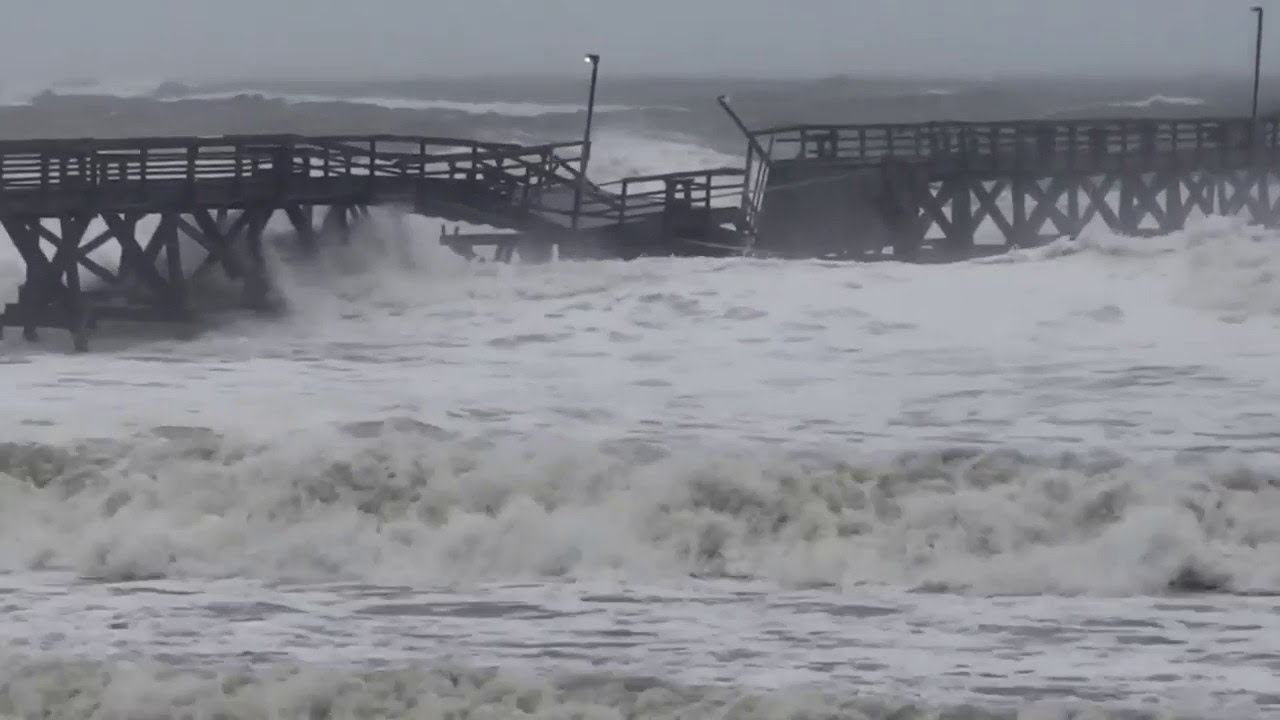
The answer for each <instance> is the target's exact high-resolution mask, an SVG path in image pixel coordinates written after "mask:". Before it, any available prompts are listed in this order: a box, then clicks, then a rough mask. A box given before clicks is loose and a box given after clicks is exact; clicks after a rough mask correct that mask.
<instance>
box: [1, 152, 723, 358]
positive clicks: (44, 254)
mask: <svg viewBox="0 0 1280 720" xmlns="http://www.w3.org/2000/svg"><path fill="white" fill-rule="evenodd" d="M585 147H586V146H585V144H584V143H559V144H549V145H537V146H521V145H513V144H504V143H486V142H479V141H475V140H460V139H452V138H425V137H400V136H366V137H299V136H237V137H229V136H224V137H211V138H141V139H124V140H30V141H4V142H0V225H2V226H3V228H4V230H5V232H6V233H7V234H8V236H9V238H10V240H11V241H12V242H13V244H14V246H15V247H16V248H17V250H18V253H19V254H20V255H21V257H22V259H23V261H24V263H25V266H26V278H25V282H24V283H23V284H22V286H21V288H20V289H19V290H18V297H17V301H16V302H13V303H9V304H7V305H6V306H5V307H4V311H3V313H2V314H0V330H2V329H3V328H4V327H20V328H22V329H23V334H24V336H25V337H26V338H27V339H28V340H35V339H36V338H37V334H38V329H39V328H62V329H66V330H69V331H70V332H71V335H72V337H73V340H74V345H75V347H76V349H77V350H84V349H86V348H87V346H88V339H87V338H88V331H89V330H91V329H92V328H93V327H94V326H95V325H96V324H97V322H98V321H99V320H111V319H122V320H134V321H175V320H182V319H185V318H187V317H189V314H190V312H191V309H190V302H189V299H190V298H189V293H188V286H189V285H190V284H191V282H192V280H194V279H196V278H198V277H199V276H200V275H202V274H204V273H207V272H210V271H214V270H219V271H221V272H223V273H225V274H226V276H227V277H229V278H231V279H232V280H235V281H238V282H240V283H242V284H243V290H244V295H245V300H246V302H247V304H249V305H257V304H261V303H263V302H264V301H265V299H266V297H267V293H268V282H267V281H268V278H267V275H266V267H265V264H264V260H263V246H262V243H263V231H264V229H265V228H266V226H267V222H268V220H270V219H271V218H272V216H274V215H275V214H277V213H283V214H284V215H285V216H287V217H288V219H289V220H290V222H291V224H292V226H293V229H294V231H295V233H296V236H297V239H298V241H299V243H300V244H301V245H302V246H303V247H304V248H309V247H312V246H314V245H315V244H316V242H317V239H318V238H325V237H333V238H338V239H342V238H346V237H347V236H348V230H349V226H350V224H351V223H352V222H353V221H354V220H356V219H358V218H359V217H360V216H361V215H363V214H365V213H367V211H368V208H369V207H370V206H375V205H394V206H398V207H400V208H403V209H404V210H406V211H408V212H411V213H416V214H421V215H426V216H431V217H436V218H442V219H445V220H453V221H459V222H467V223H477V224H484V225H490V226H494V227H498V228H503V229H506V230H509V231H512V232H511V234H509V235H507V236H504V238H503V239H501V240H500V241H497V242H498V244H500V245H501V246H502V247H500V252H505V253H506V256H507V257H510V256H511V255H512V254H513V253H516V252H518V253H519V254H520V255H521V256H522V257H523V258H524V259H532V260H538V259H545V258H547V257H550V256H551V254H552V249H551V248H552V245H553V244H556V243H561V244H562V245H563V246H564V249H565V250H566V251H567V254H570V255H571V254H573V249H574V248H575V247H576V248H577V250H578V254H579V255H590V254H593V253H598V248H601V247H606V246H608V243H604V242H599V241H597V240H598V238H599V237H600V236H601V233H602V230H601V229H602V228H607V234H610V235H622V236H627V237H639V238H645V237H647V236H648V234H649V230H650V229H651V228H649V225H650V224H651V218H652V217H657V216H660V215H662V214H663V210H664V209H665V208H666V207H667V204H666V203H665V202H663V201H662V200H661V199H655V198H654V197H653V196H651V195H645V194H636V193H629V192H628V190H629V186H628V185H627V184H625V183H624V184H623V185H622V187H621V190H622V192H614V191H611V190H608V189H604V188H601V187H600V186H597V185H595V184H593V183H591V182H589V181H587V180H586V178H585V177H583V175H582V174H581V163H582V158H583V156H584V154H585V153H584V152H583V150H584V148H585ZM730 172H731V173H736V174H737V175H738V176H739V182H738V183H737V184H735V185H733V186H732V188H731V190H730V192H728V193H725V194H727V195H730V196H731V197H730V199H731V200H734V199H736V197H737V194H738V191H739V188H740V187H741V182H740V176H741V173H742V171H741V170H740V169H739V170H734V171H730ZM677 175H679V174H677ZM704 176H705V177H709V178H713V179H714V178H716V177H719V175H718V174H717V173H716V171H711V172H707V171H698V172H696V173H692V174H688V177H683V176H682V177H680V178H677V179H676V180H673V185H672V186H673V187H674V186H676V185H679V184H681V183H683V184H684V185H685V186H686V188H687V189H688V190H689V191H690V192H693V191H694V185H695V184H696V183H697V182H698V179H699V178H702V177H704ZM709 182H710V181H706V182H703V185H706V186H707V187H709V185H708V183H709ZM706 195H707V192H706V189H705V188H703V189H702V191H701V195H700V196H699V197H702V198H704V196H706ZM579 198H580V200H579ZM704 199H705V198H704ZM697 202H698V200H697V199H695V200H694V204H696V203H697ZM675 204H676V205H678V204H679V203H675ZM686 214H688V213H686ZM668 216H670V214H668ZM317 217H318V218H319V223H318V224H317V223H316V219H317ZM657 224H658V225H659V226H660V227H659V230H660V231H661V232H662V233H666V232H668V231H669V230H670V229H671V228H669V227H668V226H667V225H664V224H663V222H662V221H661V220H659V221H658V223H657ZM55 228H56V229H55ZM144 228H150V230H149V232H148V233H144V232H143V231H144ZM575 228H577V231H576V232H575V231H574V229H575ZM635 228H639V229H638V230H635ZM90 229H94V230H95V232H94V233H93V234H92V235H91V234H90V232H89V231H90ZM182 236H185V238H187V240H183V238H182ZM575 238H595V239H597V240H591V241H588V240H581V239H579V240H576V241H575ZM625 244H626V243H625V242H623V243H614V244H613V246H612V248H613V250H612V251H613V252H621V251H623V247H622V246H623V245H625ZM633 244H636V245H637V246H638V247H639V249H638V250H635V251H633V253H632V254H642V253H643V252H644V251H645V250H646V249H647V248H645V247H643V245H644V243H643V241H641V242H639V243H633ZM461 245H462V242H461V241H460V242H459V248H460V249H461ZM104 249H107V250H112V251H114V252H110V253H103V252H100V251H103V250H104ZM184 252H186V253H188V254H189V255H190V254H196V255H198V256H199V257H196V258H192V257H186V258H184V257H183V253H184ZM108 254H109V255H115V256H117V257H118V259H113V260H111V261H109V262H108V261H100V260H101V258H102V257H103V256H104V255H108ZM193 260H194V261H195V262H192V261H193ZM86 275H88V276H92V277H93V278H95V279H96V281H97V282H96V283H94V285H95V290H94V291H93V292H86V291H85V288H84V282H83V280H84V279H85V276H86Z"/></svg>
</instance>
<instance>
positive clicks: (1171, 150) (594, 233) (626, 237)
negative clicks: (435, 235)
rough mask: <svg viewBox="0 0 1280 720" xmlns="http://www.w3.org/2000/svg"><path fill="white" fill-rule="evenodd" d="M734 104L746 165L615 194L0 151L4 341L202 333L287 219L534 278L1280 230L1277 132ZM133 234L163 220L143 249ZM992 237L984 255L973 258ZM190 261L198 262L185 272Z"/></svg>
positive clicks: (179, 144) (614, 186)
mask: <svg viewBox="0 0 1280 720" xmlns="http://www.w3.org/2000/svg"><path fill="white" fill-rule="evenodd" d="M722 104H723V105H724V107H725V109H726V110H727V111H729V113H730V114H731V116H732V117H733V119H734V121H735V122H736V123H737V124H738V127H739V129H740V130H742V132H743V133H744V136H745V138H746V142H747V152H746V162H745V165H744V167H737V168H716V169H704V170H695V171H688V172H676V173H669V174H663V175H652V176H643V177H631V178H626V179H623V180H619V181H616V182H612V183H605V184H596V183H592V182H591V181H589V180H588V179H587V178H586V177H585V176H584V174H583V172H582V160H583V157H584V156H585V155H586V154H587V153H585V152H584V150H585V149H586V148H587V146H586V144H585V143H559V144H548V145H537V146H520V145H512V144H503V143H486V142H479V141H475V140H460V139H452V138H422V137H402V136H366V137H300V136H292V135H281V136H237V137H225V136H224V137H211V138H143V139H130V140H92V139H85V140H70V141H67V140H56V141H55V140H26V141H3V142H0V225H3V228H4V230H5V231H6V233H7V234H8V236H9V237H10V239H11V240H12V242H13V244H14V246H15V247H16V248H17V250H18V252H19V254H20V255H21V257H22V259H23V261H24V262H25V265H26V278H25V282H23V283H22V285H21V287H20V288H18V289H17V293H16V294H17V298H16V301H15V302H12V303H9V304H7V305H5V306H4V311H3V313H0V330H2V329H3V328H4V327H20V328H22V329H23V334H24V335H25V337H26V338H27V339H29V340H35V339H36V337H37V333H38V330H39V329H40V328H50V327H52V328H62V329H66V330H69V331H70V332H71V335H72V337H73V339H74V346H75V347H76V349H77V350H84V349H86V348H87V346H88V331H89V330H90V329H92V328H93V327H94V326H95V325H96V323H97V322H98V321H99V320H111V319H124V320H142V321H175V320H182V319H185V318H188V317H190V314H191V312H192V309H191V306H190V293H189V286H190V285H191V284H192V283H193V281H195V280H198V279H199V278H200V276H201V275H203V274H205V273H208V272H212V271H218V272H221V273H223V274H224V275H225V276H226V277H227V278H230V279H232V280H233V281H236V282H238V283H240V284H241V286H242V288H243V293H244V298H245V302H246V304H248V305H251V306H253V305H260V304H261V303H263V302H264V301H265V299H266V298H267V295H268V290H269V280H270V279H269V277H268V274H267V270H266V265H265V261H264V257H263V233H264V229H265V228H266V227H267V223H268V220H269V219H270V218H272V217H273V216H274V215H276V214H277V213H282V214H283V215H284V216H286V217H287V218H288V219H289V221H290V224H291V225H292V228H293V231H294V235H295V236H296V239H297V242H298V244H299V246H300V247H301V248H303V249H304V250H311V249H314V248H316V247H317V246H318V244H319V243H320V242H321V241H322V240H323V239H325V238H333V239H335V240H337V241H341V240H343V239H345V238H347V237H348V233H349V229H350V226H351V224H352V223H353V222H355V221H358V220H359V219H360V218H361V217H362V216H363V215H365V214H366V213H367V212H368V208H369V207H371V206H376V205H395V206H398V207H401V208H403V209H404V210H405V211H408V212H411V213H417V214H421V215H426V216H431V217H436V218H441V219H443V220H446V221H455V222H461V223H469V224H483V225H488V226H492V227H496V228H500V229H502V230H503V232H500V233H485V234H461V233H458V232H447V233H445V234H443V235H442V237H441V242H442V243H443V244H445V245H447V246H449V247H451V248H453V249H454V250H455V251H457V252H458V253H460V254H462V255H464V256H467V257H477V253H476V250H477V248H479V247H481V246H486V245H487V246H491V247H493V248H494V252H493V256H492V257H493V259H495V260H499V261H503V260H512V259H514V258H516V257H519V258H520V259H522V260H524V261H535V262H536V261H543V260H546V259H548V258H550V257H552V256H553V254H554V253H555V252H556V251H557V250H558V253H559V256H560V257H561V258H566V259H573V258H622V259H628V258H636V257H641V256H652V255H662V256H670V255H721V256H724V255H742V254H754V255H764V256H775V257H793V258H801V257H838V258H853V259H866V260H870V259H882V258H895V259H899V260H917V261H925V260H931V259H947V260H953V259H963V258H966V257H972V256H973V255H975V254H978V253H990V252H993V251H1000V250H1004V249H1007V248H1010V247H1026V246H1029V245H1035V244H1038V243H1042V242H1045V241H1047V240H1049V239H1053V238H1058V237H1062V236H1075V235H1077V234H1078V233H1079V232H1080V231H1081V230H1082V229H1083V228H1084V227H1085V225H1086V224H1088V223H1089V222H1091V221H1092V220H1094V219H1095V218H1097V219H1101V220H1102V221H1103V222H1105V223H1106V224H1107V225H1108V226H1109V227H1111V228H1112V229H1114V230H1116V231H1118V232H1121V233H1126V234H1155V233H1165V232H1169V231H1172V230H1176V229H1178V228H1180V227H1182V226H1183V224H1184V223H1185V222H1186V221H1187V219H1188V217H1189V216H1190V214H1191V213H1192V212H1194V211H1196V210H1199V211H1201V212H1203V213H1205V214H1213V213H1225V214H1235V213H1239V212H1246V213H1248V215H1249V216H1250V217H1251V219H1252V220H1253V221H1254V222H1257V223H1260V224H1266V225H1274V224H1276V223H1277V220H1280V203H1278V198H1276V197H1274V195H1275V194H1277V193H1275V192H1274V191H1273V187H1276V181H1277V180H1278V179H1280V178H1277V175H1278V174H1280V121H1278V120H1276V119H1272V118H1267V119H1263V120H1259V121H1257V122H1254V121H1252V120H1249V119H1237V118H1227V119H1202V120H1185V119H1183V120H1131V119H1119V120H1087V121H1073V122H1013V123H928V124H913V125H863V126H858V125H853V126H817V125H803V126H790V127H778V128H767V129H763V130H750V129H748V128H747V127H746V126H745V125H743V124H742V122H741V120H740V119H739V118H738V117H737V115H736V114H733V111H732V108H730V107H729V106H728V104H727V103H724V102H723V100H722ZM579 198H580V202H575V200H576V199H579ZM575 208H577V211H576V212H575ZM144 220H146V221H147V222H146V225H151V223H153V222H154V227H153V229H152V230H150V231H149V232H148V233H144V232H142V231H141V227H142V225H143V221H144ZM317 220H318V222H317ZM55 228H56V229H55ZM91 228H100V230H95V232H94V233H93V234H90V232H89V231H90V229H91ZM984 229H985V230H988V231H989V232H988V233H986V234H987V235H989V236H993V237H994V238H995V240H996V243H995V244H994V245H993V244H991V243H987V244H983V243H980V242H979V237H978V236H979V234H980V233H979V231H980V230H984ZM184 237H185V238H186V239H187V240H185V241H183V238H184ZM107 246H114V249H116V250H118V255H119V260H118V262H114V263H113V264H114V266H112V267H108V266H107V265H104V264H103V263H101V262H98V261H96V260H95V259H94V258H93V257H92V255H93V253H95V252H96V251H98V250H100V249H102V248H104V247H107ZM193 250H194V251H195V252H197V253H198V254H199V262H194V263H193V262H191V260H193V258H185V259H184V257H183V253H184V252H190V251H193ZM86 276H91V277H92V278H94V279H95V282H94V283H93V284H94V285H95V287H94V289H93V290H92V291H86V289H85V287H84V285H85V283H84V282H83V280H84V279H85V278H86Z"/></svg>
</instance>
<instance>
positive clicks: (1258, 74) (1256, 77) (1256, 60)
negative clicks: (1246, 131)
mask: <svg viewBox="0 0 1280 720" xmlns="http://www.w3.org/2000/svg"><path fill="white" fill-rule="evenodd" d="M1253 12H1255V13H1257V14H1258V39H1257V41H1256V42H1254V46H1253V115H1252V117H1253V120H1254V122H1255V123H1256V122H1257V121H1258V86H1259V84H1260V83H1261V82H1262V15H1263V13H1264V12H1265V11H1264V10H1263V9H1262V7H1261V6H1258V5H1255V6H1254V7H1253Z"/></svg>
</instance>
